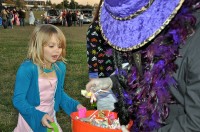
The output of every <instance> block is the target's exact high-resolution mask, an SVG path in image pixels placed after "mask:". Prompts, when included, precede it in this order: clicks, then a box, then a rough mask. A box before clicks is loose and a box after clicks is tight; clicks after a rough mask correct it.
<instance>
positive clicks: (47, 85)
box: [13, 24, 84, 132]
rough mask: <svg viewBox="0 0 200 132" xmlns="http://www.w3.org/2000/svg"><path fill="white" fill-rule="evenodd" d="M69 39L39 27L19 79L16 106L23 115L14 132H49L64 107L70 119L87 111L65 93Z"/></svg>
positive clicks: (46, 26)
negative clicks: (83, 110)
mask: <svg viewBox="0 0 200 132" xmlns="http://www.w3.org/2000/svg"><path fill="white" fill-rule="evenodd" d="M65 48H66V39H65V36H64V34H63V33H62V31H61V30H60V29H59V28H58V27H56V26H53V25H50V24H42V25H39V26H36V27H35V29H34V31H33V33H32V36H31V39H30V42H29V50H28V59H27V60H25V61H24V62H23V63H22V64H21V65H20V67H19V69H18V71H17V75H16V82H15V89H14V96H13V104H14V107H15V108H16V109H17V110H18V111H19V116H18V124H17V127H16V128H15V130H14V132H32V131H34V132H46V131H47V128H52V126H51V125H50V123H52V122H53V123H55V124H56V125H57V126H58V128H59V132H62V129H61V128H60V126H59V124H58V123H57V120H56V112H58V111H59V107H61V108H62V109H63V110H64V111H65V113H66V114H68V115H70V114H71V113H72V112H74V111H77V110H78V109H81V108H84V107H83V106H82V105H81V104H80V103H79V102H78V101H76V100H74V99H72V98H71V97H69V96H68V95H67V94H66V93H65V92H64V81H65V73H66V65H65V62H66V60H65V58H64V57H65V54H66V49H65Z"/></svg>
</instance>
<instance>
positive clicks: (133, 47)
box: [99, 0, 185, 51]
mask: <svg viewBox="0 0 200 132" xmlns="http://www.w3.org/2000/svg"><path fill="white" fill-rule="evenodd" d="M184 1H185V0H180V2H179V4H178V5H177V7H176V8H175V9H174V11H173V12H172V14H171V15H170V16H169V17H168V18H167V19H166V21H165V22H164V23H163V25H162V26H161V27H160V28H159V29H158V30H157V31H156V32H155V33H153V35H151V36H150V37H149V38H147V39H146V40H145V41H143V42H141V43H139V44H137V45H135V46H132V47H130V48H121V47H119V46H115V45H113V44H112V43H111V42H110V41H109V40H108V39H107V38H106V36H105V35H104V32H103V30H102V26H101V24H100V15H99V26H100V30H101V33H102V36H103V38H104V39H105V41H107V43H108V44H109V45H110V46H112V47H113V48H114V49H116V50H119V51H131V50H136V49H139V48H141V47H142V46H144V45H145V44H147V43H148V42H150V41H151V40H153V39H154V38H155V37H156V36H157V35H158V34H159V33H160V32H161V31H162V30H163V29H164V28H165V27H166V26H167V25H168V24H169V23H170V21H171V20H172V19H173V18H174V17H175V15H176V14H177V12H178V10H179V9H180V8H181V6H182V5H183V3H184ZM103 4H104V2H102V5H101V8H100V11H99V14H101V10H102V6H103Z"/></svg>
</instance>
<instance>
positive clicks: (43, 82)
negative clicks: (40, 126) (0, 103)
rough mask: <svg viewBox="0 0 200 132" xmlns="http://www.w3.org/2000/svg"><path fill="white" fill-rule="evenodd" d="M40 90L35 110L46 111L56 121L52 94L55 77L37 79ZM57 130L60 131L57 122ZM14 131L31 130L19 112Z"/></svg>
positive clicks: (54, 89)
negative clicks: (38, 101) (38, 102)
mask: <svg viewBox="0 0 200 132" xmlns="http://www.w3.org/2000/svg"><path fill="white" fill-rule="evenodd" d="M38 83H39V91H40V105H39V106H37V107H36V109H37V110H40V111H43V112H46V113H48V114H49V115H50V116H51V117H52V118H53V119H54V121H55V122H56V123H57V120H56V115H55V111H54V95H55V91H56V85H57V78H50V79H49V78H48V79H47V78H42V77H40V78H39V79H38ZM57 125H58V128H59V132H62V129H61V128H60V126H59V124H58V123H57ZM14 132H33V131H32V129H31V128H30V127H29V125H28V124H27V123H26V121H25V120H24V118H23V117H22V116H21V114H20V113H19V117H18V124H17V127H16V128H15V130H14Z"/></svg>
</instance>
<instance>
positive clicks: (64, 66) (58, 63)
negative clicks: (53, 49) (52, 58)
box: [56, 61, 66, 69]
mask: <svg viewBox="0 0 200 132" xmlns="http://www.w3.org/2000/svg"><path fill="white" fill-rule="evenodd" d="M56 65H57V66H58V67H59V68H60V69H63V68H64V69H65V68H66V64H65V63H64V62H62V61H57V62H56Z"/></svg>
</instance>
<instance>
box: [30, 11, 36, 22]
mask: <svg viewBox="0 0 200 132" xmlns="http://www.w3.org/2000/svg"><path fill="white" fill-rule="evenodd" d="M34 24H35V16H34V14H33V11H32V9H30V12H29V25H34Z"/></svg>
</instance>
